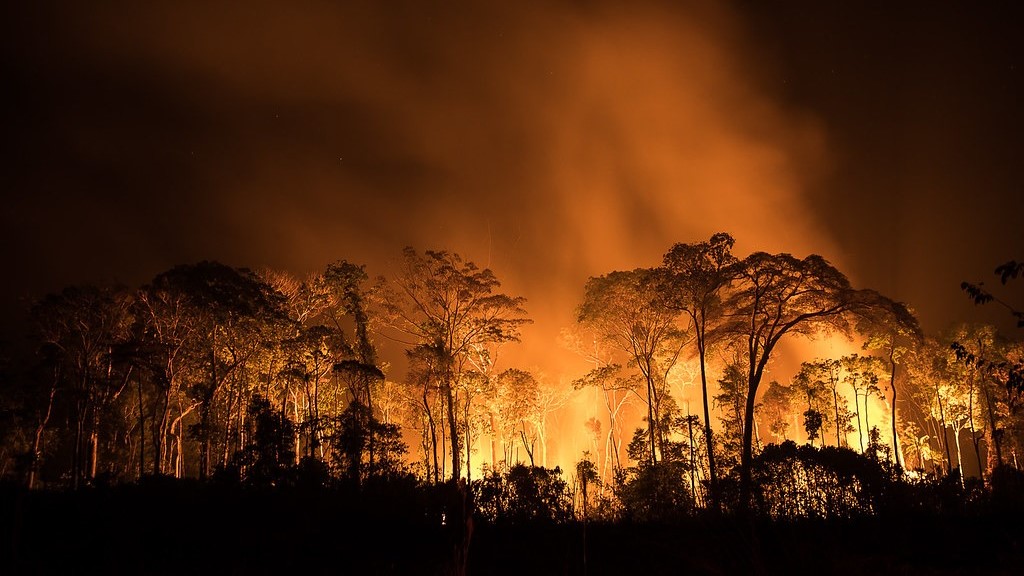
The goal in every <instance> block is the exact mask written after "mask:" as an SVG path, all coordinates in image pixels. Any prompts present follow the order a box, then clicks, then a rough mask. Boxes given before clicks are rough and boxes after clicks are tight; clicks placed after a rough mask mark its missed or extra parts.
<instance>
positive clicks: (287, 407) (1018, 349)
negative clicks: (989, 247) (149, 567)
mask: <svg viewBox="0 0 1024 576" xmlns="http://www.w3.org/2000/svg"><path fill="white" fill-rule="evenodd" d="M733 244H734V242H733V238H732V237H731V236H730V235H728V234H725V233H719V234H715V235H714V236H712V237H711V238H710V239H708V240H706V241H702V242H696V243H680V244H676V245H674V246H672V247H671V248H670V249H669V250H668V251H667V253H666V254H665V255H664V259H663V262H662V264H661V265H659V266H657V267H652V268H640V269H635V270H628V271H613V272H609V273H608V274H605V275H603V276H599V277H593V278H590V279H589V280H588V281H587V282H586V284H585V286H583V287H581V288H582V290H581V299H580V305H579V307H578V308H577V310H576V312H577V320H578V322H577V324H576V325H574V326H572V327H567V329H566V330H565V332H564V341H565V346H566V349H565V353H566V354H579V355H582V356H583V357H584V358H585V359H586V360H587V361H588V362H589V363H590V365H591V366H592V369H591V370H590V371H589V372H587V373H586V374H579V375H577V376H578V377H577V378H576V380H575V381H574V382H573V383H572V385H571V386H565V385H561V386H560V385H558V384H557V383H552V382H550V381H547V380H546V379H545V378H544V377H543V376H542V375H539V374H536V373H532V372H531V371H529V370H527V369H524V368H523V367H516V366H503V365H501V363H500V360H501V354H500V351H501V349H502V348H503V347H504V346H508V345H511V344H513V343H515V342H516V341H518V340H519V338H520V330H521V328H522V327H523V326H524V325H525V324H526V323H529V322H530V319H529V315H528V313H527V311H526V302H525V299H524V298H522V297H519V296H514V295H509V294H505V293H504V292H503V291H502V287H501V283H500V281H499V279H498V278H497V276H496V275H495V274H494V273H493V272H492V271H491V270H489V269H482V268H479V267H478V266H476V265H475V264H473V263H472V262H469V261H465V260H463V259H462V258H461V257H460V256H459V255H457V254H455V253H452V252H447V251H426V252H419V251H417V250H415V249H412V248H407V249H406V250H405V251H404V252H403V255H402V258H401V260H400V265H399V266H397V268H396V269H395V270H394V271H393V272H392V274H391V275H390V276H387V277H380V278H377V279H371V278H370V277H369V275H368V274H367V273H366V271H365V269H364V267H363V266H360V265H356V264H352V263H349V262H345V261H339V262H336V263H333V264H331V265H329V266H327V267H326V269H324V270H323V271H321V272H318V273H315V274H312V275H310V276H308V277H306V278H296V277H293V276H291V275H289V274H286V273H282V272H275V271H261V272H254V271H251V270H248V269H243V268H235V267H231V266H228V265H224V264H220V263H216V262H201V263H198V264H193V265H182V266H177V267H175V268H172V269H170V270H168V271H166V272H163V273H161V274H159V275H157V276H156V277H155V278H153V280H152V281H151V282H149V283H148V284H146V285H145V286H142V287H139V288H129V287H112V286H91V285H80V286H72V287H68V288H66V289H64V290H63V291H61V292H59V293H55V294H50V295H47V296H45V297H43V298H40V299H38V300H36V301H35V302H34V303H33V304H32V307H31V318H32V329H31V332H30V333H28V334H26V335H25V338H26V341H28V342H31V345H30V346H27V347H8V351H7V353H6V354H5V357H4V358H3V365H2V367H0V369H2V372H0V378H2V386H3V392H2V397H0V410H2V420H0V426H2V428H0V477H2V478H3V479H4V480H5V481H6V482H7V483H8V484H9V485H12V486H13V485H19V486H24V487H27V488H29V489H39V488H46V489H54V490H64V489H68V490H75V489H79V488H83V487H86V486H92V487H96V486H113V485H123V484H131V483H135V482H138V481H140V480H141V481H146V480H147V479H154V478H158V479H159V478H168V477H170V478H178V479H191V480H195V481H199V482H201V483H208V484H211V485H232V486H247V487H253V488H259V489H266V488H270V487H282V488H284V487H291V488H294V487H301V486H305V487H311V486H315V487H321V488H322V487H331V486H334V487H337V486H347V487H349V488H348V489H353V487H355V488H354V489H360V487H363V486H367V485H375V486H377V485H379V484H380V483H381V482H393V483H396V485H403V486H407V485H410V484H411V485H419V486H422V487H429V486H449V488H451V489H452V490H455V488H454V487H455V486H459V487H460V488H459V490H460V493H461V494H463V496H464V501H463V507H464V508H466V509H469V510H471V512H469V513H466V514H470V515H472V514H475V515H476V516H477V517H478V518H481V519H485V520H490V521H492V522H505V523H510V524H516V523H520V524H521V523H524V522H547V523H552V524H558V523H562V522H569V521H574V520H580V519H582V520H584V521H610V522H614V521H618V520H631V521H664V520H672V519H680V518H686V517H692V516H694V515H695V514H702V513H705V512H714V513H718V512H725V513H732V512H736V513H744V514H745V513H748V512H751V511H754V512H756V513H758V514H760V515H762V516H766V517H770V518H849V517H854V516H861V515H873V514H878V513H880V511H882V510H884V509H887V507H889V508H891V507H893V506H897V504H898V506H900V507H903V508H908V507H909V508H913V509H916V510H930V509H934V510H943V509H951V507H952V508H955V509H957V510H962V509H963V507H964V506H971V505H977V506H989V505H990V504H991V503H992V502H993V500H992V499H993V498H996V499H1000V498H1001V499H1003V500H1000V501H1004V500H1005V501H1006V502H1016V501H1017V500H1015V498H1017V499H1019V498H1024V495H1021V494H1020V493H1019V488H1020V486H1021V485H1022V481H1021V475H1020V473H1019V472H1018V469H1019V468H1018V466H1019V464H1018V459H1019V458H1022V457H1024V454H1022V453H1021V449H1022V444H1021V443H1022V441H1024V411H1022V410H1021V393H1022V386H1021V381H1020V375H1021V372H1022V366H1024V345H1022V343H1021V339H1020V334H1012V335H1010V336H1011V338H1007V337H1005V336H1004V335H1001V334H999V333H998V331H997V330H996V329H995V328H994V327H992V326H987V325H962V326H958V327H955V328H954V329H952V330H950V331H949V332H947V333H945V334H942V335H926V334H923V333H922V331H921V329H920V328H919V326H918V323H917V320H916V318H915V317H914V315H913V313H912V311H911V310H910V309H909V308H908V307H907V306H906V305H904V304H902V303H899V302H896V301H893V300H891V299H889V298H887V297H886V296H884V295H882V294H879V293H878V292H876V291H873V290H870V289H857V288H854V287H852V286H851V285H850V282H849V281H848V280H847V278H846V277H845V275H844V274H843V273H842V272H840V271H839V270H837V269H836V268H835V267H834V266H833V265H831V264H830V263H829V262H827V261H826V260H825V259H823V258H821V257H820V256H815V255H812V256H808V257H806V258H802V259H801V258H797V257H794V256H792V255H790V254H784V253H781V254H769V253H764V252H756V253H753V254H750V255H748V256H746V257H743V258H740V257H737V256H734V255H733V254H732V248H733ZM1022 268H1024V266H1022V265H1016V264H1014V263H1011V265H1008V267H1001V270H1002V278H1001V279H1002V280H1003V282H1004V283H1007V281H1012V280H1014V279H1016V278H1017V276H1018V275H1019V274H1020V273H1021V271H1022V270H1021V269H1022ZM972 289H973V291H972ZM965 290H966V291H967V292H968V295H969V296H970V297H973V298H975V299H976V300H978V301H979V302H986V301H989V300H991V299H992V298H993V297H992V295H991V294H990V293H988V292H985V291H983V290H981V289H980V288H978V287H976V286H968V287H965ZM1014 313H1016V312H1014ZM829 337H843V338H850V339H852V340H853V341H854V342H856V343H858V344H859V345H860V344H862V348H861V349H860V351H859V352H855V353H849V354H844V355H841V356H840V357H836V358H795V359H794V358H788V359H787V360H788V361H790V362H794V361H795V362H796V363H797V364H799V366H800V368H799V370H798V372H797V374H796V375H795V376H794V377H793V378H792V379H791V380H790V381H788V382H778V381H774V380H772V381H764V380H765V375H766V373H767V370H768V368H769V366H770V365H771V363H772V362H773V361H776V360H778V356H779V355H780V352H779V349H780V343H784V342H786V341H788V340H794V339H797V338H806V339H810V340H812V341H813V340H816V339H821V338H829ZM381 341H388V342H391V343H393V344H391V345H399V346H401V347H402V348H403V349H404V353H405V360H406V361H407V366H408V368H407V369H406V370H404V371H403V372H402V373H401V374H392V373H391V367H390V366H388V365H387V363H385V362H383V361H382V360H381V356H380V354H379V353H378V349H377V346H378V343H379V342H381ZM395 343H397V344H395ZM22 348H25V349H28V350H30V353H28V354H14V353H13V351H14V350H16V349H17V350H20V349H22ZM688 386H689V387H691V389H692V390H699V393H698V394H697V396H698V397H699V401H698V402H696V403H695V405H694V406H690V404H689V403H688V402H687V403H686V404H685V405H683V403H681V402H680V398H681V397H682V393H681V391H682V390H683V389H684V388H685V387H688ZM579 394H589V395H592V396H593V397H594V398H596V399H599V410H600V412H597V413H596V414H595V415H594V416H593V417H590V418H589V419H588V420H586V421H585V422H578V423H574V424H573V425H575V426H577V427H579V428H585V430H586V431H587V434H588V438H589V449H588V450H585V451H583V452H582V453H580V454H579V455H578V458H577V459H576V461H575V462H574V463H573V465H572V466H566V468H567V469H564V470H563V469H562V468H559V467H549V466H548V464H549V459H548V457H547V450H548V447H549V446H550V445H551V444H552V442H557V439H556V438H552V435H553V432H552V430H551V425H550V421H551V417H552V414H553V413H555V412H556V411H558V410H559V409H560V408H561V407H563V406H565V405H566V403H567V402H569V401H570V399H571V398H572V397H573V396H574V395H579ZM1022 464H1024V463H1022ZM967 469H969V470H971V473H970V474H965V473H964V472H963V471H964V470H967ZM480 470H482V473H481V472H480ZM474 474H476V476H478V477H474ZM424 489H426V488H424ZM1015 495H1016V496H1015ZM951 502H955V504H951ZM971 503H974V504H971ZM983 503H984V504H983ZM449 513H450V512H449ZM466 514H461V513H460V514H458V515H455V516H453V518H455V519H453V520H450V521H453V522H461V521H462V517H464V516H466Z"/></svg>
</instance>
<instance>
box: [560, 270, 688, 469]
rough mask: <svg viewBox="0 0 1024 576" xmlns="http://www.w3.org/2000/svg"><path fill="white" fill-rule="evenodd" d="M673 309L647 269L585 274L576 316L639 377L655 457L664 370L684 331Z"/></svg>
mask: <svg viewBox="0 0 1024 576" xmlns="http://www.w3.org/2000/svg"><path fill="white" fill-rule="evenodd" d="M678 315H679V313H678V312H677V311H675V310H672V309H669V308H667V307H665V306H664V305H663V304H662V297H661V290H660V287H659V273H658V272H657V271H655V270H652V269H648V268H637V269H635V270H631V271H628V272H612V273H610V274H607V275H605V276H600V277H596V278H590V279H589V280H587V284H586V287H585V289H584V296H583V303H582V304H581V305H580V307H579V309H578V310H577V314H576V319H577V321H578V322H580V323H581V324H584V325H586V326H588V327H590V328H592V329H593V330H594V332H595V333H596V334H598V335H599V337H600V338H601V339H602V340H604V341H606V342H608V343H610V344H611V345H612V346H614V347H615V348H617V349H619V350H620V351H622V352H623V353H625V354H626V356H627V357H628V358H629V360H630V362H631V363H632V364H634V365H635V366H636V367H637V369H638V370H639V371H640V374H641V375H642V376H643V379H644V383H645V385H646V395H645V397H642V398H643V400H644V401H645V402H646V403H647V432H648V448H649V452H648V457H649V459H650V461H651V462H652V463H656V462H657V461H658V445H659V438H658V429H659V426H658V424H659V417H660V416H661V414H660V412H661V407H660V405H661V396H662V395H663V393H665V382H664V375H665V374H666V373H667V372H668V370H669V369H671V367H672V365H674V364H675V361H676V360H677V359H678V357H679V353H680V351H681V350H682V347H683V344H684V343H685V338H684V336H685V334H684V332H683V331H682V330H680V329H679V327H678V326H677V325H676V318H677V317H678Z"/></svg>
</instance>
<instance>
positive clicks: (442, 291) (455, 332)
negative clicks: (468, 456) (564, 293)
mask: <svg viewBox="0 0 1024 576" xmlns="http://www.w3.org/2000/svg"><path fill="white" fill-rule="evenodd" d="M391 286H392V287H393V288H392V289H389V288H388V287H387V285H384V286H382V287H381V291H380V292H378V293H377V297H378V301H379V302H380V304H381V306H382V307H383V309H384V310H385V311H387V312H388V318H389V320H390V324H391V326H393V327H394V328H396V329H397V330H399V331H400V332H402V333H404V334H405V335H407V336H408V337H410V341H408V343H409V344H410V345H411V346H413V347H414V348H418V349H424V350H429V351H430V355H431V356H432V357H433V361H434V364H435V370H434V372H433V373H434V375H435V376H436V377H437V378H438V382H439V384H440V392H441V394H442V397H443V402H444V405H445V411H446V416H447V420H448V430H449V434H450V438H449V440H450V442H451V459H452V479H458V478H459V477H460V476H461V475H462V470H461V458H460V455H461V451H460V449H459V448H460V446H459V433H458V431H459V428H460V427H459V418H460V414H459V413H460V410H459V404H458V402H457V401H456V387H457V384H458V383H459V381H460V379H461V378H462V374H463V371H464V370H466V368H467V366H466V365H467V357H466V356H467V354H469V353H470V351H471V350H472V348H473V347H474V346H476V345H482V344H486V343H494V342H508V341H518V340H519V329H520V327H521V326H522V325H523V324H525V323H528V322H529V321H530V320H529V319H527V318H525V315H526V311H525V310H524V309H523V304H524V303H525V301H526V299H525V298H522V297H513V296H508V295H506V294H502V293H499V292H497V290H498V289H499V288H500V287H501V283H500V282H499V281H498V278H497V277H496V276H495V275H494V273H493V272H491V270H489V269H486V268H485V269H482V270H481V269H480V268H478V267H477V266H476V264H474V263H472V262H468V261H464V260H463V259H462V257H460V256H459V255H458V254H455V253H452V252H447V251H430V250H428V251H426V252H424V253H423V254H420V253H418V252H417V251H416V250H414V249H413V248H406V249H405V250H404V252H403V259H402V265H401V269H400V270H399V271H398V273H397V274H396V276H395V277H394V278H393V281H392V283H391Z"/></svg>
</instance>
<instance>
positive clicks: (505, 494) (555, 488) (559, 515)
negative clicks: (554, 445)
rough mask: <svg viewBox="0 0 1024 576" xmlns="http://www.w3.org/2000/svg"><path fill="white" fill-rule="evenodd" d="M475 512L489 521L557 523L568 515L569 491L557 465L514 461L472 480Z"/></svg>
mask: <svg viewBox="0 0 1024 576" xmlns="http://www.w3.org/2000/svg"><path fill="white" fill-rule="evenodd" d="M472 488H473V498H474V501H475V502H476V513H477V515H478V516H479V517H480V518H482V519H484V520H486V521H488V522H492V523H498V524H505V523H507V524H526V523H541V524H543V523H558V522H565V521H567V520H570V519H571V518H572V495H571V494H570V493H569V490H568V486H567V484H566V482H565V480H563V479H562V470H561V469H560V468H558V467H555V468H544V467H542V466H526V465H524V464H516V465H515V466H513V467H512V468H510V469H509V470H508V471H507V472H505V473H504V474H501V473H498V472H491V473H489V474H487V475H485V476H484V477H483V478H482V479H480V480H475V481H474V482H473V486H472Z"/></svg>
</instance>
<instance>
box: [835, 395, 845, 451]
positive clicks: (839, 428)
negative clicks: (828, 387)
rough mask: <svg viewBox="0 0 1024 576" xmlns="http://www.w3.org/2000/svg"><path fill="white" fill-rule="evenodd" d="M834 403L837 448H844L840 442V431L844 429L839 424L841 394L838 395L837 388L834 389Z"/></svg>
mask: <svg viewBox="0 0 1024 576" xmlns="http://www.w3.org/2000/svg"><path fill="white" fill-rule="evenodd" d="M832 401H833V402H834V403H835V407H836V448H842V447H843V445H842V443H841V442H840V441H839V438H840V436H839V431H840V430H841V429H842V427H843V426H842V424H841V423H840V422H839V394H838V393H836V388H835V386H833V387H832Z"/></svg>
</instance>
